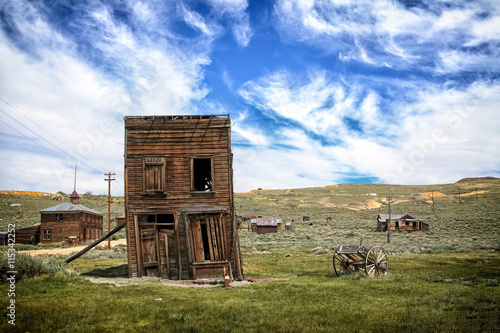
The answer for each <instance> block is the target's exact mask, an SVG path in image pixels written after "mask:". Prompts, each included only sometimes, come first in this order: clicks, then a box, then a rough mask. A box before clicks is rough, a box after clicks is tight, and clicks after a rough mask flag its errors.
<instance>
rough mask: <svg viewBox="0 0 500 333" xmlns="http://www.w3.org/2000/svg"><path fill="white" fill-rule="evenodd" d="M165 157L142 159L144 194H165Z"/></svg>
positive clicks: (145, 157)
mask: <svg viewBox="0 0 500 333" xmlns="http://www.w3.org/2000/svg"><path fill="white" fill-rule="evenodd" d="M166 176H167V175H166V167H165V157H163V156H144V157H143V158H142V177H143V192H144V193H158V192H161V193H163V192H165V179H166Z"/></svg>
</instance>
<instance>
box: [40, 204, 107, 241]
mask: <svg viewBox="0 0 500 333" xmlns="http://www.w3.org/2000/svg"><path fill="white" fill-rule="evenodd" d="M56 214H62V221H55V216H56ZM102 228H103V217H102V215H97V214H91V213H86V212H81V211H80V212H71V213H66V212H63V213H61V212H50V213H42V214H41V226H40V243H42V244H52V243H59V242H63V241H67V240H68V237H71V236H76V237H78V238H77V242H79V243H82V242H89V241H92V240H96V239H98V238H99V237H101V236H102V235H103V229H102ZM44 229H50V230H51V240H43V230H44ZM84 232H85V233H86V235H85V236H84V235H83V233H84Z"/></svg>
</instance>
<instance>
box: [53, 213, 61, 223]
mask: <svg viewBox="0 0 500 333" xmlns="http://www.w3.org/2000/svg"><path fill="white" fill-rule="evenodd" d="M62 220H63V214H56V216H55V218H54V221H56V222H61V221H62Z"/></svg>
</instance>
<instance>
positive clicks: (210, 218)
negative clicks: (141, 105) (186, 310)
mask: <svg viewBox="0 0 500 333" xmlns="http://www.w3.org/2000/svg"><path fill="white" fill-rule="evenodd" d="M124 120H125V214H126V223H127V242H128V246H127V251H128V268H129V274H130V276H132V277H140V276H160V277H164V278H171V279H181V278H182V279H198V278H219V277H224V275H225V272H226V273H227V274H231V275H232V277H233V278H234V279H238V280H240V279H242V278H243V270H242V266H241V257H240V248H239V239H238V232H237V226H236V219H235V213H234V202H233V174H232V173H233V171H232V153H231V120H230V119H229V115H197V116H138V117H137V116H133V117H125V118H124Z"/></svg>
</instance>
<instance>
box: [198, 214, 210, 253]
mask: <svg viewBox="0 0 500 333" xmlns="http://www.w3.org/2000/svg"><path fill="white" fill-rule="evenodd" d="M200 225H201V240H202V242H203V253H204V255H205V260H210V244H209V243H208V233H207V221H206V220H205V219H200Z"/></svg>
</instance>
